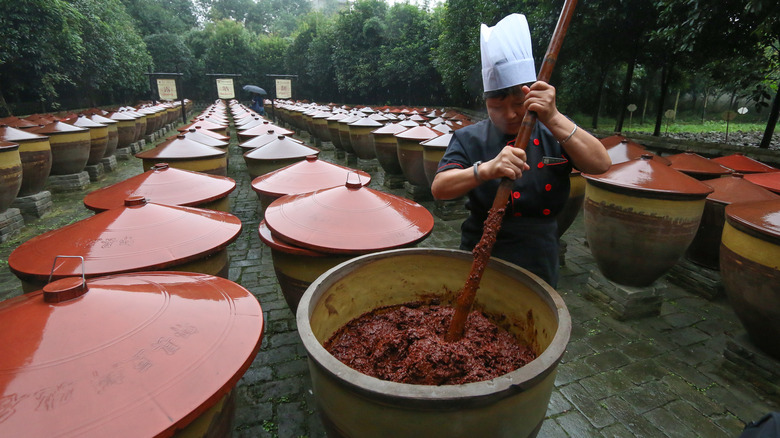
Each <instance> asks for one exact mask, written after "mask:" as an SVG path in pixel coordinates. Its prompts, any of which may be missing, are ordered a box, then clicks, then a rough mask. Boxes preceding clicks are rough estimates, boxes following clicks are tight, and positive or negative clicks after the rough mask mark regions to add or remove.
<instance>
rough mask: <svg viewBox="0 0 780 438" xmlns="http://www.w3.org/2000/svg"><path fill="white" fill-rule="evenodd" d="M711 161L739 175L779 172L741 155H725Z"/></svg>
mask: <svg viewBox="0 0 780 438" xmlns="http://www.w3.org/2000/svg"><path fill="white" fill-rule="evenodd" d="M712 161H714V162H716V163H718V164H720V165H722V166H726V167H728V168H729V169H732V170H733V171H734V172H740V173H762V172H778V171H780V169H776V168H774V167H772V166H769V165H766V164H764V163H762V162H760V161H757V160H754V159H752V158H749V157H746V156H745V155H743V154H733V155H727V156H725V157H716V158H712Z"/></svg>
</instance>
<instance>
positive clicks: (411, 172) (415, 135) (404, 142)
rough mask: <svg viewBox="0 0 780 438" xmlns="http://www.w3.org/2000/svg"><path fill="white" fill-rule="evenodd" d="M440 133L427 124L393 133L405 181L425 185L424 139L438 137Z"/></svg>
mask: <svg viewBox="0 0 780 438" xmlns="http://www.w3.org/2000/svg"><path fill="white" fill-rule="evenodd" d="M439 135H440V133H439V132H438V131H435V130H433V129H431V128H429V127H427V126H417V127H415V128H410V129H407V130H406V131H402V132H399V133H398V134H395V140H396V142H397V144H398V149H397V152H398V162H399V163H400V164H401V170H402V171H403V173H404V177H406V179H407V181H409V182H410V183H411V184H413V185H416V186H422V187H427V186H428V179H427V178H426V177H425V169H424V165H423V162H424V160H423V146H422V145H421V144H420V143H422V142H424V141H426V140H430V139H432V138H434V137H438V136H439Z"/></svg>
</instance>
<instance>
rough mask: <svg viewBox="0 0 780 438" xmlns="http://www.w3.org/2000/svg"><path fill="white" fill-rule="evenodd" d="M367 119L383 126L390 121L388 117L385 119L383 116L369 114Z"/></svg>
mask: <svg viewBox="0 0 780 438" xmlns="http://www.w3.org/2000/svg"><path fill="white" fill-rule="evenodd" d="M368 118H369V119H371V120H376V121H377V122H379V123H381V124H385V123H387V122H388V121H389V120H390V119H389V118H388V117H385V116H383V115H382V114H380V113H374V114H370V115H369V116H368Z"/></svg>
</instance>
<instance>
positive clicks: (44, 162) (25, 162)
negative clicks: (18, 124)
mask: <svg viewBox="0 0 780 438" xmlns="http://www.w3.org/2000/svg"><path fill="white" fill-rule="evenodd" d="M0 141H7V142H11V143H16V144H18V145H19V158H20V159H21V160H22V186H21V187H20V188H19V193H18V194H17V196H30V195H34V194H36V193H40V192H41V191H42V190H43V188H44V187H45V185H46V178H48V177H49V173H50V172H51V146H50V144H49V137H48V136H45V135H39V134H35V133H33V132H28V131H22V130H20V129H16V128H11V127H10V126H5V125H0Z"/></svg>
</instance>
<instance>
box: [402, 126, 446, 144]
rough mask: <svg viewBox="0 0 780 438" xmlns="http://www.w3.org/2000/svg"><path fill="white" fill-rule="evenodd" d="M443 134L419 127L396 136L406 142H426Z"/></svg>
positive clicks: (425, 127)
mask: <svg viewBox="0 0 780 438" xmlns="http://www.w3.org/2000/svg"><path fill="white" fill-rule="evenodd" d="M440 134H441V133H440V132H437V131H435V130H433V129H431V128H429V127H427V126H417V127H414V128H411V129H407V130H406V131H401V132H399V133H397V134H395V136H396V137H397V138H403V139H406V140H415V141H425V140H429V139H431V138H434V137H438V136H439V135H440Z"/></svg>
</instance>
